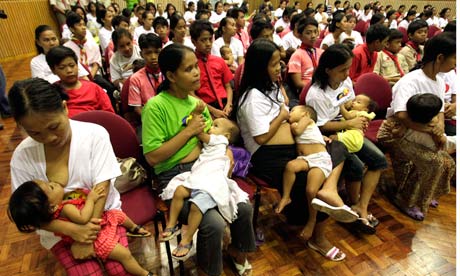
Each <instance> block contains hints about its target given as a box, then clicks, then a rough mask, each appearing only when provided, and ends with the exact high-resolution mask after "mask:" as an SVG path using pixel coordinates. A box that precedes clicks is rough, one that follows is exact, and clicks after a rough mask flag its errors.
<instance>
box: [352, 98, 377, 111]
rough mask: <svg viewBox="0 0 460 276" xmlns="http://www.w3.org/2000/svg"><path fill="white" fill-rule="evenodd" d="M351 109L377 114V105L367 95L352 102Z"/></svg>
mask: <svg viewBox="0 0 460 276" xmlns="http://www.w3.org/2000/svg"><path fill="white" fill-rule="evenodd" d="M351 109H352V110H356V111H366V112H369V113H371V112H375V111H376V110H377V103H376V102H375V101H374V100H373V99H371V98H370V97H369V96H367V95H365V94H360V95H357V96H356V97H355V99H354V100H353V101H352V102H351Z"/></svg>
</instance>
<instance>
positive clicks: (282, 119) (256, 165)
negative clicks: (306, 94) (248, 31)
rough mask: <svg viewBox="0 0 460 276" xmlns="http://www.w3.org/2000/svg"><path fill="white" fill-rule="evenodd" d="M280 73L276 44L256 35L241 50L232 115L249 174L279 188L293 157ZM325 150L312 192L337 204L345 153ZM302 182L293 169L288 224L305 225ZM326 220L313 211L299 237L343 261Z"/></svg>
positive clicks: (338, 147)
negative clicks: (321, 179) (324, 168)
mask: <svg viewBox="0 0 460 276" xmlns="http://www.w3.org/2000/svg"><path fill="white" fill-rule="evenodd" d="M280 71H281V68H280V52H279V50H278V48H277V46H276V45H275V44H274V43H273V42H271V41H269V40H266V39H256V40H255V41H254V42H253V43H252V44H251V46H249V48H248V51H247V53H246V61H245V63H244V72H243V77H242V80H241V86H240V92H239V93H238V94H239V96H238V97H237V99H236V100H235V106H236V107H237V108H236V111H235V113H236V116H237V119H238V124H239V126H240V129H241V136H242V137H243V140H244V144H245V147H246V149H247V150H248V151H249V152H250V153H251V155H252V157H251V163H252V165H253V168H252V173H254V174H255V175H256V176H257V177H260V178H261V179H263V180H265V181H267V183H270V184H272V185H273V186H274V187H275V188H277V189H278V190H279V191H280V192H281V191H282V183H283V181H282V179H283V171H284V169H285V167H286V165H287V163H288V162H289V161H291V160H293V159H296V158H297V156H298V153H297V150H296V145H295V142H294V138H293V136H292V133H291V128H290V125H289V123H288V122H287V121H286V120H288V119H289V112H288V109H287V107H286V106H285V105H284V97H283V95H282V93H281V90H280V87H279V86H278V85H277V84H276V81H277V79H278V77H279V74H280ZM327 149H328V152H329V153H330V155H331V159H332V167H334V169H333V170H332V172H331V174H330V176H329V178H328V179H327V180H326V181H325V183H324V184H323V187H322V190H320V191H318V193H317V195H316V196H317V197H318V198H320V199H322V200H324V201H326V202H328V203H330V204H331V205H334V206H342V205H343V202H342V200H341V199H340V197H339V196H338V195H337V180H338V177H339V175H340V172H341V169H342V167H343V161H344V159H345V157H346V155H347V152H346V149H345V147H344V146H343V145H342V144H340V143H339V142H333V143H328V144H327ZM306 183H307V173H305V172H302V173H298V174H297V175H296V180H295V183H294V186H293V191H292V193H291V196H292V197H291V203H290V204H289V205H287V206H286V207H285V208H284V210H285V212H286V216H287V218H288V221H289V222H290V223H296V224H305V223H306V221H307V217H308V203H307V200H306V187H305V185H306ZM332 203H333V204H332ZM326 218H327V216H325V214H324V213H318V217H317V219H316V225H313V229H306V230H308V231H303V233H302V239H303V240H305V241H306V240H308V246H309V247H310V248H312V249H314V250H316V251H318V252H319V253H320V254H322V255H323V256H325V257H326V258H328V259H330V260H332V261H341V260H343V259H345V257H346V256H345V253H343V252H342V251H340V250H339V249H338V248H337V247H335V246H333V245H332V244H331V243H330V242H329V241H328V240H327V238H326V236H325V227H326V223H325V219H326ZM310 228H311V227H310Z"/></svg>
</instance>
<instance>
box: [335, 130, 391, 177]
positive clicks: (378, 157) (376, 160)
mask: <svg viewBox="0 0 460 276" xmlns="http://www.w3.org/2000/svg"><path fill="white" fill-rule="evenodd" d="M364 165H367V169H368V170H370V171H376V170H383V169H386V168H387V167H388V163H387V159H386V157H385V154H383V152H382V151H381V150H380V149H379V148H378V147H377V146H376V145H374V143H372V142H371V141H369V140H368V139H367V138H364V144H363V147H362V148H361V150H360V151H358V152H356V153H354V154H353V153H352V154H349V156H348V158H347V160H346V161H345V167H344V169H343V171H344V174H345V179H347V180H349V181H359V180H361V179H362V178H363V170H364Z"/></svg>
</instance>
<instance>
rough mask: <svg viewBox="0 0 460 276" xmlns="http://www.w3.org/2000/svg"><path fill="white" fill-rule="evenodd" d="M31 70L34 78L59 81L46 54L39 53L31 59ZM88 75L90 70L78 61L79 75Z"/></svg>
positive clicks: (51, 81) (52, 81)
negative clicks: (47, 60)
mask: <svg viewBox="0 0 460 276" xmlns="http://www.w3.org/2000/svg"><path fill="white" fill-rule="evenodd" d="M30 71H31V73H32V78H40V79H44V80H46V81H48V82H49V83H55V82H57V81H59V80H60V79H59V77H58V76H57V75H55V74H53V72H52V71H51V68H50V67H49V65H48V63H47V62H46V56H45V54H39V55H38V56H36V57H34V58H33V59H32V60H31V61H30ZM85 76H88V71H86V69H85V68H84V67H83V66H82V65H81V64H80V63H78V77H85Z"/></svg>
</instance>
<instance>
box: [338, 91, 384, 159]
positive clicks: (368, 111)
mask: <svg viewBox="0 0 460 276" xmlns="http://www.w3.org/2000/svg"><path fill="white" fill-rule="evenodd" d="M348 109H351V110H348ZM375 110H377V103H376V102H375V101H374V100H372V99H371V98H370V97H369V96H366V95H364V94H360V95H357V96H356V97H355V98H354V99H353V100H352V101H348V102H346V103H344V104H342V105H341V106H340V113H341V114H342V116H343V118H344V119H345V120H351V119H354V118H356V117H358V116H362V117H365V118H367V119H368V120H369V121H370V120H372V119H374V118H375V113H374V111H375ZM329 138H331V139H332V140H339V141H340V142H342V143H343V144H344V145H345V146H346V147H347V149H348V151H349V152H358V151H360V150H361V148H362V147H363V144H364V132H363V131H362V130H360V129H348V130H345V131H341V132H338V133H337V135H331V136H329Z"/></svg>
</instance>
